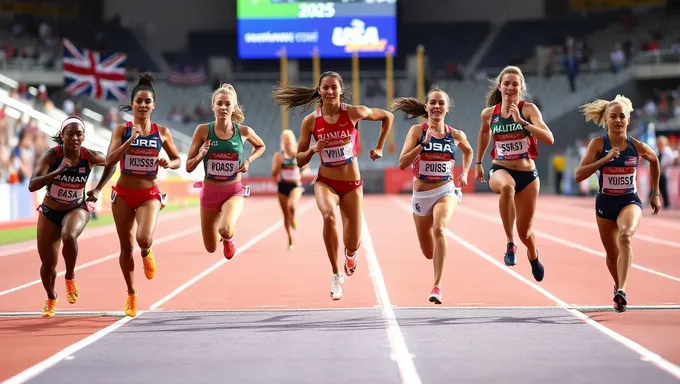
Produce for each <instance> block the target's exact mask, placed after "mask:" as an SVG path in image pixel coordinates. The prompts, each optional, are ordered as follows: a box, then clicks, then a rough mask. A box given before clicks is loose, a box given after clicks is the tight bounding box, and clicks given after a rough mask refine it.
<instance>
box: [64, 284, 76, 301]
mask: <svg viewBox="0 0 680 384" xmlns="http://www.w3.org/2000/svg"><path fill="white" fill-rule="evenodd" d="M66 300H68V302H69V303H71V304H75V303H76V301H78V284H76V280H75V279H73V280H68V279H67V280H66Z"/></svg>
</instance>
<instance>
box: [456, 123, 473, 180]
mask: <svg viewBox="0 0 680 384" xmlns="http://www.w3.org/2000/svg"><path fill="white" fill-rule="evenodd" d="M453 139H454V140H456V141H457V142H458V144H457V145H456V146H457V147H458V148H460V151H461V152H463V173H462V175H463V176H464V179H465V180H467V174H468V172H470V166H472V154H473V151H472V146H471V145H470V142H468V139H467V135H466V134H465V132H463V131H461V130H459V129H454V130H453Z"/></svg>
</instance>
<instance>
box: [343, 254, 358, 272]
mask: <svg viewBox="0 0 680 384" xmlns="http://www.w3.org/2000/svg"><path fill="white" fill-rule="evenodd" d="M357 257H358V251H354V255H352V256H348V255H347V249H345V273H346V274H347V276H352V275H353V274H354V272H355V271H356V270H357Z"/></svg>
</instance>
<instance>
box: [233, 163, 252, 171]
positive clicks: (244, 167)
mask: <svg viewBox="0 0 680 384" xmlns="http://www.w3.org/2000/svg"><path fill="white" fill-rule="evenodd" d="M249 165H250V160H246V161H244V162H243V164H241V166H240V167H239V169H238V171H236V172H243V173H246V172H248V166H249Z"/></svg>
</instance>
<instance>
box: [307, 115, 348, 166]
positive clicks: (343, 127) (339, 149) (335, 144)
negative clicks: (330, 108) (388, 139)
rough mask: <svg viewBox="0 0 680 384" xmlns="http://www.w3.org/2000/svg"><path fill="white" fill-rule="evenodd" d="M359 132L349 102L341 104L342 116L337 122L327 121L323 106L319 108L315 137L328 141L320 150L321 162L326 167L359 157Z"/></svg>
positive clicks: (341, 164)
mask: <svg viewBox="0 0 680 384" xmlns="http://www.w3.org/2000/svg"><path fill="white" fill-rule="evenodd" d="M357 132H358V131H357V128H356V127H355V126H354V125H353V124H352V121H351V120H350V118H349V114H348V113H347V104H345V103H342V104H340V117H338V121H337V122H336V123H335V124H330V123H328V122H326V121H325V120H324V119H323V114H322V113H321V107H319V108H317V110H316V120H315V121H314V132H313V133H314V139H315V140H316V141H319V140H326V141H327V142H328V143H327V145H326V147H325V148H324V149H322V150H321V151H320V152H319V155H320V156H321V164H322V165H323V166H325V167H340V166H343V165H345V164H349V163H351V162H352V160H354V158H355V157H357V140H358V136H357Z"/></svg>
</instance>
